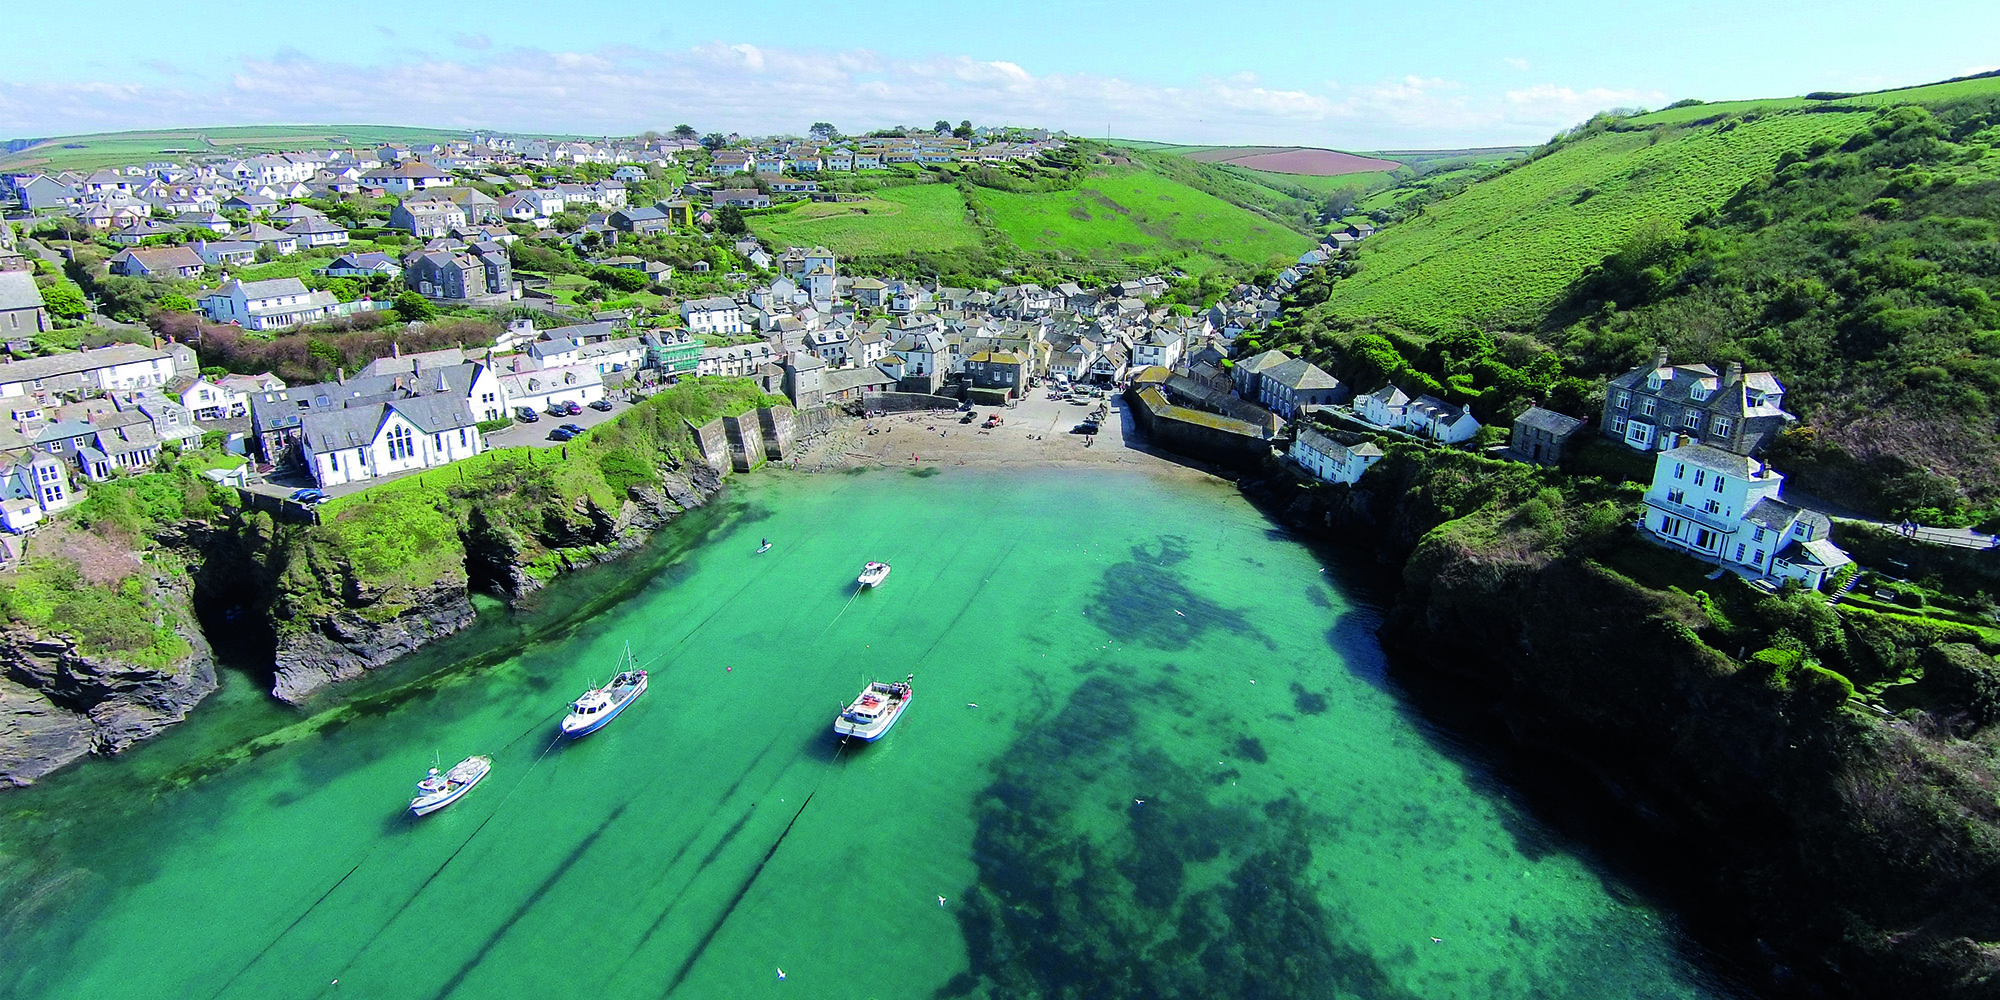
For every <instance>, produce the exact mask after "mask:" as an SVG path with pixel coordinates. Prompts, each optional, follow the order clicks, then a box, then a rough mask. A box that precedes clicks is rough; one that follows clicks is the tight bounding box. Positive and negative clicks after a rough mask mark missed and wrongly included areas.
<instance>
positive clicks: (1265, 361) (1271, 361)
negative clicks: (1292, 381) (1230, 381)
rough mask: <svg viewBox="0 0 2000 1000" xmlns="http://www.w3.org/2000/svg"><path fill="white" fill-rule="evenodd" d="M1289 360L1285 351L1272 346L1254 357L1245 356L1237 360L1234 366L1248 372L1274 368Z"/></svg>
mask: <svg viewBox="0 0 2000 1000" xmlns="http://www.w3.org/2000/svg"><path fill="white" fill-rule="evenodd" d="M1290 360H1292V359H1291V358H1290V357H1289V356H1288V355H1286V354H1285V352H1283V351H1280V350H1278V349H1276V348H1273V349H1271V350H1268V351H1265V352H1264V353H1262V354H1259V355H1257V356H1256V357H1253V358H1246V359H1244V360H1242V361H1239V362H1237V363H1236V367H1238V368H1240V369H1243V370H1244V371H1248V372H1263V371H1265V370H1267V369H1271V368H1276V367H1277V366H1279V365H1282V364H1284V363H1285V362H1287V361H1290Z"/></svg>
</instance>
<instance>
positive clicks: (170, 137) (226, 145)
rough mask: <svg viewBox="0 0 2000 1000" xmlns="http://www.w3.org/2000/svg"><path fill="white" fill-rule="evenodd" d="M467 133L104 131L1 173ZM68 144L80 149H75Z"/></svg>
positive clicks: (41, 151)
mask: <svg viewBox="0 0 2000 1000" xmlns="http://www.w3.org/2000/svg"><path fill="white" fill-rule="evenodd" d="M469 134H470V133H468V132H466V131H465V130H463V129H435V128H406V127H404V126H400V125H239V126H231V127H227V128H199V129H197V128H185V129H158V130H152V131H144V132H100V133H93V134H89V135H71V136H62V137H59V138H52V139H49V140H47V141H46V142H42V143H40V144H38V145H35V146H31V147H29V148H27V149H24V150H22V151H20V152H18V153H5V154H0V171H13V170H95V169H97V168H99V167H109V166H118V165H122V164H128V163H144V162H146V161H148V160H170V159H175V158H177V157H182V156H212V155H227V154H230V153H235V152H238V151H241V152H244V153H275V152H283V151H287V150H299V149H307V148H324V147H329V146H334V147H338V146H379V145H382V144H384V143H392V142H393V143H420V142H458V141H463V140H464V139H465V138H466V137H467V136H468V135H469ZM68 146H77V147H80V148H76V149H69V148H65V147H68Z"/></svg>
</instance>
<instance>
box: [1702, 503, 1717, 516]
mask: <svg viewBox="0 0 2000 1000" xmlns="http://www.w3.org/2000/svg"><path fill="white" fill-rule="evenodd" d="M1701 509H1702V510H1703V511H1705V512H1707V513H1710V514H1720V513H1722V505H1721V504H1719V503H1716V502H1715V501H1713V500H1704V501H1702V504H1701Z"/></svg>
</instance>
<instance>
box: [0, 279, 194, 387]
mask: <svg viewBox="0 0 2000 1000" xmlns="http://www.w3.org/2000/svg"><path fill="white" fill-rule="evenodd" d="M23 273H25V272H21V271H8V272H0V277H5V276H6V275H7V274H23ZM172 358H173V356H172V355H170V354H168V353H166V352H165V351H155V350H153V349H152V348H150V347H140V346H139V345H137V344H112V345H111V346H109V347H101V348H98V349H97V350H94V351H72V352H69V353H67V354H52V355H49V356H48V357H45V358H25V359H23V360H20V361H13V362H9V363H6V364H0V384H5V383H8V382H27V381H32V380H34V379H38V378H55V377H57V376H61V375H74V374H76V373H78V372H88V371H96V370H97V369H99V368H109V367H111V366H112V365H125V364H132V363H133V362H141V361H152V360H155V359H159V360H166V361H171V360H172Z"/></svg>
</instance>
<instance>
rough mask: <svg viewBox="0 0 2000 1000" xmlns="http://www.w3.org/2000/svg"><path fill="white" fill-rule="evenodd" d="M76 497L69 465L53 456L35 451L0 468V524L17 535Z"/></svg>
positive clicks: (64, 506) (77, 496)
mask: <svg viewBox="0 0 2000 1000" xmlns="http://www.w3.org/2000/svg"><path fill="white" fill-rule="evenodd" d="M79 499H81V497H80V496H79V495H78V493H77V492H76V488H75V487H74V486H72V485H71V484H70V479H69V467H68V466H67V465H65V464H63V460H62V459H60V458H57V457H56V456H54V455H50V454H48V453H46V452H35V453H34V454H33V456H32V457H31V458H29V459H28V460H26V461H23V462H16V463H14V464H12V465H9V466H7V467H6V468H5V469H0V527H4V528H5V529H6V530H8V531H11V532H13V533H15V534H17V535H18V534H20V533H22V532H24V531H26V530H28V529H29V528H31V527H34V526H35V525H36V524H38V523H40V522H41V520H42V518H43V517H44V516H46V515H48V514H53V513H55V512H56V511H59V510H62V509H64V508H66V507H68V506H69V505H71V504H73V503H75V502H76V501H77V500H79Z"/></svg>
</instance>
